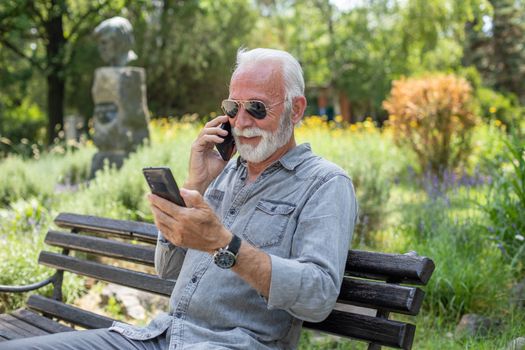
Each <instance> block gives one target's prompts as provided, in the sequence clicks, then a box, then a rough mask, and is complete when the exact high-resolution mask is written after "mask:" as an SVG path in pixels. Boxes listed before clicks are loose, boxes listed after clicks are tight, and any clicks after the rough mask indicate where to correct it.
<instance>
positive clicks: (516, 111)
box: [476, 87, 522, 127]
mask: <svg viewBox="0 0 525 350" xmlns="http://www.w3.org/2000/svg"><path fill="white" fill-rule="evenodd" d="M476 99H477V101H478V104H479V115H480V116H481V117H482V118H483V119H485V120H487V121H488V120H494V119H495V120H499V121H501V122H503V123H504V124H505V125H506V126H507V127H512V126H515V125H517V121H518V120H519V119H520V116H521V113H522V111H521V108H520V107H519V102H518V101H517V98H516V97H515V96H513V95H510V96H506V95H504V94H502V93H500V92H497V91H494V90H491V89H489V88H485V87H480V88H479V89H478V90H477V91H476Z"/></svg>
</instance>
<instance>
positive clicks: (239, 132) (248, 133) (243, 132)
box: [232, 127, 265, 137]
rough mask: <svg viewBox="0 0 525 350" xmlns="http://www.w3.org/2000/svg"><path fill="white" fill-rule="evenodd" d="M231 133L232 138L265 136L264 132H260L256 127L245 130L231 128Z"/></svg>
mask: <svg viewBox="0 0 525 350" xmlns="http://www.w3.org/2000/svg"><path fill="white" fill-rule="evenodd" d="M232 133H233V135H234V136H243V137H255V136H264V134H265V132H264V130H261V129H259V128H257V127H252V128H246V129H242V130H241V129H238V128H233V129H232Z"/></svg>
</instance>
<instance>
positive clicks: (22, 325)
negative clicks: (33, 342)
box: [0, 314, 49, 337]
mask: <svg viewBox="0 0 525 350" xmlns="http://www.w3.org/2000/svg"><path fill="white" fill-rule="evenodd" d="M0 319H1V320H3V321H5V322H8V323H9V324H10V325H12V326H13V327H16V328H18V329H21V330H23V331H24V332H25V334H27V336H28V337H32V336H38V335H46V334H49V333H48V332H45V331H43V330H42V329H40V328H37V327H35V326H33V325H32V324H29V323H27V322H24V321H22V320H19V319H18V318H15V317H13V316H12V315H8V314H2V315H0Z"/></svg>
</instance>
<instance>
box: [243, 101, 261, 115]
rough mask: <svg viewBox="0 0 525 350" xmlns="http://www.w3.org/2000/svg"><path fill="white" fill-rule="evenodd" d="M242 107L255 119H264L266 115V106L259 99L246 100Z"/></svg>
mask: <svg viewBox="0 0 525 350" xmlns="http://www.w3.org/2000/svg"><path fill="white" fill-rule="evenodd" d="M244 107H245V108H246V111H247V112H248V113H250V114H251V115H252V116H253V117H254V118H256V119H264V118H265V117H266V106H265V105H264V103H262V102H261V101H247V102H246V103H245V104H244Z"/></svg>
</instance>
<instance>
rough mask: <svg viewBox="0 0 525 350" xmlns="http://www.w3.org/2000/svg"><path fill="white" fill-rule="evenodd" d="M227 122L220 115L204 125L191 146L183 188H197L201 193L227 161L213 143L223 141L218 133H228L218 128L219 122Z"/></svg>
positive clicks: (223, 134)
mask: <svg viewBox="0 0 525 350" xmlns="http://www.w3.org/2000/svg"><path fill="white" fill-rule="evenodd" d="M227 122H228V116H225V115H221V116H218V117H217V118H214V119H212V120H210V121H209V122H208V123H206V125H204V128H203V129H202V130H201V132H200V134H199V136H198V137H197V139H196V140H195V141H194V142H193V144H192V146H191V154H190V166H189V174H188V180H187V181H186V183H185V184H184V188H187V189H191V190H197V191H199V192H200V193H201V194H202V195H203V194H204V191H206V188H208V185H209V184H210V183H211V182H212V181H213V179H215V178H216V177H217V176H218V175H219V173H220V172H221V171H222V169H224V167H225V166H226V164H227V163H228V162H226V161H224V160H223V159H222V158H221V156H220V154H219V152H217V151H216V150H215V149H214V147H215V144H217V143H221V142H222V141H223V138H222V137H220V136H219V135H221V136H226V135H227V134H228V132H227V131H226V130H222V129H221V128H220V126H221V124H223V123H227Z"/></svg>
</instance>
